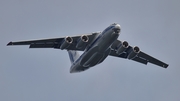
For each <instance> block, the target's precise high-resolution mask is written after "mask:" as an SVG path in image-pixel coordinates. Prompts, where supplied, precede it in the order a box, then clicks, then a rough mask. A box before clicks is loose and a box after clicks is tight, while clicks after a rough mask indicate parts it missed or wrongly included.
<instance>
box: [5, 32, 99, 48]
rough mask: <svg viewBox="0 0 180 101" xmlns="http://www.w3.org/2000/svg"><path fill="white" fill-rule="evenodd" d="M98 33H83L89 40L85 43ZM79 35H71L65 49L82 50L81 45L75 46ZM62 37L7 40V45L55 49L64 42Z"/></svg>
mask: <svg viewBox="0 0 180 101" xmlns="http://www.w3.org/2000/svg"><path fill="white" fill-rule="evenodd" d="M98 34H99V33H92V34H85V35H86V36H87V37H88V38H89V41H88V42H87V43H86V45H88V44H89V43H91V42H92V41H93V40H94V38H95V37H96V36H97V35H98ZM80 37H81V36H72V37H71V38H72V40H73V41H72V43H71V44H69V46H68V47H66V48H65V49H67V50H78V51H83V50H84V49H85V48H86V47H81V48H77V47H76V45H77V43H78V41H79V39H80ZM64 39H65V37H61V38H51V39H40V40H30V41H19V42H9V43H8V44H7V46H12V45H29V48H56V49H60V47H61V45H62V44H63V42H64Z"/></svg>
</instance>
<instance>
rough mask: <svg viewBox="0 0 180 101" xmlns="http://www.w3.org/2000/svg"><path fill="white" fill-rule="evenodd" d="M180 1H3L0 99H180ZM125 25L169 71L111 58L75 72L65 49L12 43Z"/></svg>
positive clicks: (129, 37) (125, 36)
mask: <svg viewBox="0 0 180 101" xmlns="http://www.w3.org/2000/svg"><path fill="white" fill-rule="evenodd" d="M179 4H180V1H179V0H109V1H108V0H106V1H105V0H99V1H97V0H74V1H73V0H71V1H70V0H0V101H180V96H179V95H180V62H179V61H180V54H179V52H180V48H179V44H180V29H179V27H180V6H179ZM114 22H116V23H119V24H120V25H121V28H122V30H121V34H120V37H119V40H126V41H128V42H129V44H130V45H132V46H135V45H137V46H139V47H140V49H141V50H142V51H144V52H146V53H148V54H149V55H152V56H154V57H156V58H158V59H160V60H162V61H164V62H166V63H168V64H170V65H169V67H168V68H167V69H163V68H161V67H158V66H156V65H152V64H148V65H147V66H146V65H143V64H140V63H137V62H134V61H131V60H124V59H120V58H115V57H108V58H107V59H106V60H105V61H104V62H103V63H102V64H100V65H97V66H95V67H92V68H90V69H89V70H87V71H85V72H81V73H75V74H70V73H69V69H70V65H71V64H70V60H69V57H68V54H67V52H66V51H65V50H63V51H62V50H57V49H29V48H28V46H12V47H7V46H6V44H7V43H8V42H9V41H20V40H31V39H41V38H52V37H63V36H67V35H70V36H71V35H82V34H86V33H91V32H96V31H102V30H104V29H105V28H106V27H107V26H109V25H110V24H112V23H114Z"/></svg>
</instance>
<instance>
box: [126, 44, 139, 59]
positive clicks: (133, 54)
mask: <svg viewBox="0 0 180 101" xmlns="http://www.w3.org/2000/svg"><path fill="white" fill-rule="evenodd" d="M139 52H140V49H139V47H137V46H135V47H134V48H132V50H131V51H130V53H129V55H128V59H133V58H135V57H136V55H137V54H138V53H139Z"/></svg>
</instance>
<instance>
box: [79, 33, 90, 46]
mask: <svg viewBox="0 0 180 101" xmlns="http://www.w3.org/2000/svg"><path fill="white" fill-rule="evenodd" d="M88 41H89V37H88V36H86V35H82V36H81V37H80V38H79V40H78V42H77V45H76V48H78V49H80V48H82V47H84V46H85V45H86V43H87V42H88Z"/></svg>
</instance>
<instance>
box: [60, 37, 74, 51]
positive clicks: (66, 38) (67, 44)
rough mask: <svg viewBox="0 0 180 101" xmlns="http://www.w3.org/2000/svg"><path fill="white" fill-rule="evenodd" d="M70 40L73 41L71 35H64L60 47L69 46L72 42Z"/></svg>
mask: <svg viewBox="0 0 180 101" xmlns="http://www.w3.org/2000/svg"><path fill="white" fill-rule="evenodd" d="M72 42H73V39H72V38H71V37H69V36H67V37H65V38H64V41H63V43H62V44H61V46H60V49H62V50H63V49H65V48H67V47H69V45H70V44H72Z"/></svg>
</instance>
